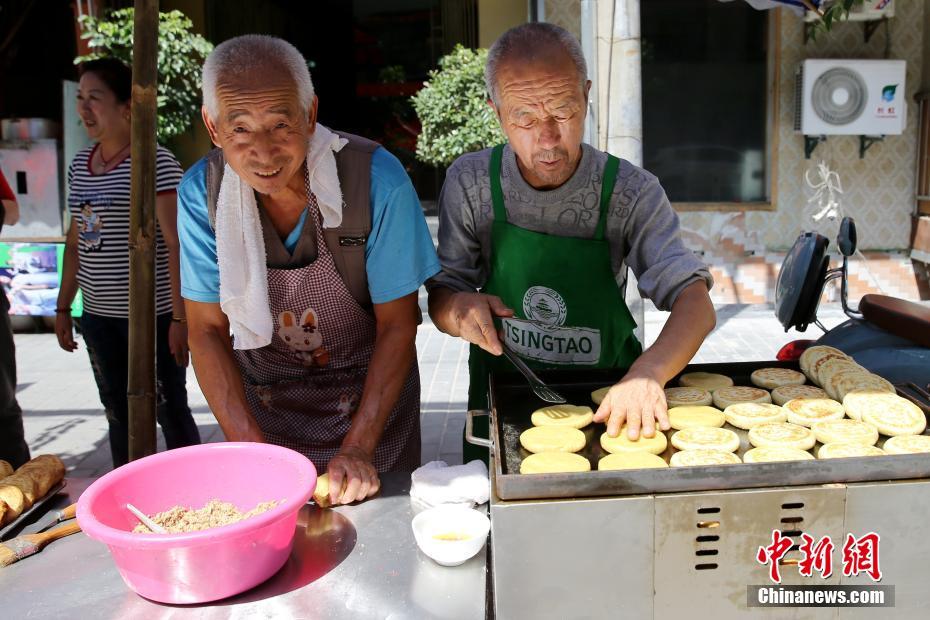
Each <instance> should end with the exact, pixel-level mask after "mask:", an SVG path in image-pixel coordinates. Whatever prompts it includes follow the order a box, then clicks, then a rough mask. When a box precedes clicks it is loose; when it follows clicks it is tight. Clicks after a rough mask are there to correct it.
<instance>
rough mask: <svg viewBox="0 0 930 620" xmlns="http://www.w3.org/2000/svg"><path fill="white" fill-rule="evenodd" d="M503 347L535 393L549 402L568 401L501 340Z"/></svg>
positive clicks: (559, 402) (505, 354)
mask: <svg viewBox="0 0 930 620" xmlns="http://www.w3.org/2000/svg"><path fill="white" fill-rule="evenodd" d="M501 347H502V348H503V349H504V356H505V357H506V358H507V359H509V360H510V362H511V363H512V364H513V365H514V366H516V367H517V370H519V371H520V374H522V375H523V376H524V377H526V380H527V381H528V382H529V384H530V388H532V390H533V393H534V394H536V396H538V397H539V398H541V399H542V400H544V401H546V402H547V403H555V404H557V405H561V404H563V403H567V402H568V401H567V400H566V399H565V397H564V396H562V395H561V394H559V393H558V392H556V391H555V390H553V389H552V388H550V387H549V386H548V385H546V384H545V383H543V382H542V381H541V380H540V378H539V377H537V376H536V373H534V372H533V371H532V370H530V367H529V366H527V365H526V364H524V363H523V360H521V359H520V356H518V355H517V354H516V353H514V352H513V351H512V350H511V349H510V347H508V346H507V345H506V344H504V343H503V342H501Z"/></svg>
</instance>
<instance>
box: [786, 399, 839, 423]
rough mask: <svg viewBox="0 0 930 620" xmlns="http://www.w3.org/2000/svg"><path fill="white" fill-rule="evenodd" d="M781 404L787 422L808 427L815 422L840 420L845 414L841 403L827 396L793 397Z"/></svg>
mask: <svg viewBox="0 0 930 620" xmlns="http://www.w3.org/2000/svg"><path fill="white" fill-rule="evenodd" d="M783 406H784V408H785V411H787V412H788V421H789V422H791V423H792V424H800V425H801V426H807V427H808V428H809V427H811V426H813V425H814V424H816V423H817V422H824V421H826V420H842V419H843V418H844V417H845V416H846V409H845V408H844V407H843V405H841V404H840V403H838V402H836V401H835V400H830V399H829V398H795V399H794V400H789V401H788V402H787V403H785V404H784V405H783Z"/></svg>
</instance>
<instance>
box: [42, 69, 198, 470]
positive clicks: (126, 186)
mask: <svg viewBox="0 0 930 620" xmlns="http://www.w3.org/2000/svg"><path fill="white" fill-rule="evenodd" d="M131 88H132V72H131V71H130V69H129V67H127V66H126V65H124V64H122V63H121V62H119V61H118V60H115V59H110V58H106V59H100V60H92V61H89V62H86V63H84V64H83V65H82V66H81V79H80V85H79V88H78V96H77V108H78V114H79V115H80V117H81V121H82V122H83V124H84V128H85V129H86V130H87V134H88V136H90V138H91V139H92V140H94V141H96V144H94V145H93V146H92V147H88V148H86V149H84V150H83V151H80V152H79V153H78V154H77V155H75V157H74V160H73V161H72V162H71V166H70V168H69V169H68V186H69V189H70V194H69V198H68V206H69V209H70V212H71V227H70V229H69V230H68V237H67V240H66V244H65V256H64V265H63V270H62V271H63V273H62V282H61V289H60V292H59V295H58V308H57V310H56V312H57V318H56V321H55V332H56V334H57V336H58V344H59V345H60V346H61V348H62V349H64V350H65V351H68V352H72V351H74V350H75V349H77V346H78V345H77V343H76V342H75V340H74V334H73V330H72V324H71V303H72V302H73V300H74V296H75V294H76V293H77V289H78V287H79V286H80V288H81V291H82V292H83V296H84V297H83V299H84V314H83V316H82V317H81V328H82V332H83V334H84V342H85V344H86V345H87V352H88V355H89V356H90V362H91V366H92V367H93V370H94V378H95V379H96V381H97V389H98V390H99V392H100V400H101V401H102V403H103V406H104V408H105V409H106V414H107V422H108V423H109V427H110V452H111V454H112V456H113V466H114V467H119V466H120V465H123V464H124V463H126V462H127V461H128V460H129V426H128V417H129V413H128V405H127V399H126V391H127V383H128V367H129V364H131V363H133V362H134V360H130V359H129V339H128V336H129V319H128V316H129V192H130V171H131V166H130V158H129V152H130V144H129V138H130V127H131V125H130V117H129V111H130V92H131ZM155 176H156V180H155V184H156V192H157V199H156V214H157V218H158V221H157V234H156V240H155V312H156V315H157V316H156V325H157V340H156V342H157V369H158V373H157V374H158V382H157V384H158V423H159V424H160V425H161V428H162V432H163V433H164V435H165V443H166V445H167V446H168V448H169V449H171V448H178V447H181V446H187V445H193V444H197V443H200V435H199V433H198V431H197V426H196V424H194V419H193V416H192V415H191V411H190V408H189V407H188V405H187V389H186V385H185V384H186V376H187V363H188V349H187V324H186V320H185V315H184V303H183V301H182V299H181V293H180V277H179V255H178V233H177V223H176V220H177V200H176V188H177V185H178V182H179V181H180V180H181V166H180V165H179V164H178V162H177V160H176V159H175V158H174V156H173V155H172V154H171V152H170V151H168V150H167V149H165V148H163V147H161V146H159V147H158V150H157V155H156V174H155Z"/></svg>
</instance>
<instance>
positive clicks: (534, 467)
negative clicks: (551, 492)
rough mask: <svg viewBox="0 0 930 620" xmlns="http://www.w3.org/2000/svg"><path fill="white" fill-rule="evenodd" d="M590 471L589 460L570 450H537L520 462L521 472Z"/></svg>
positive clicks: (558, 472) (557, 472) (556, 472)
mask: <svg viewBox="0 0 930 620" xmlns="http://www.w3.org/2000/svg"><path fill="white" fill-rule="evenodd" d="M577 471H591V462H590V461H588V459H586V458H585V457H583V456H581V455H580V454H574V453H572V452H537V453H535V454H531V455H529V456H528V457H526V458H525V459H523V461H522V462H521V463H520V473H521V474H560V473H567V472H577Z"/></svg>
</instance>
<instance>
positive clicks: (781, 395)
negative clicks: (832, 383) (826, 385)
mask: <svg viewBox="0 0 930 620" xmlns="http://www.w3.org/2000/svg"><path fill="white" fill-rule="evenodd" d="M826 397H827V393H826V392H825V391H824V390H822V389H821V388H819V387H817V386H814V385H783V386H781V387H777V388H775V389H774V390H772V402H773V403H775V404H776V405H784V404H785V403H787V402H788V401H789V400H794V399H795V398H826Z"/></svg>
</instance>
